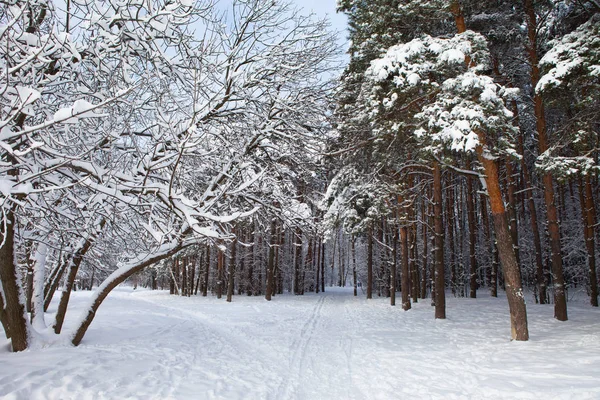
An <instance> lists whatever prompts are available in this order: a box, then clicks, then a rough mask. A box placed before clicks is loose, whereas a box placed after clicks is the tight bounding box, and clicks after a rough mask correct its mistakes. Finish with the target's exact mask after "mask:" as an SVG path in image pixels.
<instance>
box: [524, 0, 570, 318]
mask: <svg viewBox="0 0 600 400" xmlns="http://www.w3.org/2000/svg"><path fill="white" fill-rule="evenodd" d="M524 2H525V13H526V16H527V18H526V19H527V33H528V37H529V46H528V49H527V50H528V55H529V62H530V63H531V86H532V88H534V89H535V87H536V86H537V83H538V82H539V80H540V69H539V64H538V56H537V16H536V14H535V8H534V3H533V0H524ZM533 103H534V114H535V120H536V130H537V134H538V145H539V151H540V154H543V153H545V152H546V151H548V148H549V145H548V137H547V131H546V116H545V109H544V103H543V100H542V97H541V96H540V95H539V94H538V93H536V92H534V96H533ZM542 182H543V184H544V202H545V203H546V215H547V221H548V234H549V236H550V253H551V261H552V280H553V285H552V286H553V288H554V318H556V319H557V320H559V321H567V320H568V316H567V299H566V294H565V280H564V277H563V263H562V255H561V246H560V230H559V225H558V211H557V209H556V203H555V200H554V198H555V196H554V186H553V182H552V175H550V173H549V172H545V173H544V174H543V177H542Z"/></svg>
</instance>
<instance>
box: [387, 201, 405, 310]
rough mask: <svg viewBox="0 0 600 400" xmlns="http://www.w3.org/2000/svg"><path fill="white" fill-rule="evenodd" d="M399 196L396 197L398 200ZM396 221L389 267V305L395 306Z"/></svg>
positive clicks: (396, 264)
mask: <svg viewBox="0 0 600 400" xmlns="http://www.w3.org/2000/svg"><path fill="white" fill-rule="evenodd" d="M400 199H401V198H400V196H398V200H400ZM398 229H399V227H398V221H397V223H396V225H395V226H394V228H393V230H394V234H393V236H394V238H393V241H394V247H393V250H392V265H391V266H390V305H392V306H395V305H396V270H397V267H398V233H399V230H398ZM402 279H404V278H401V279H400V283H401V284H402V282H403V281H402ZM402 296H403V297H404V292H402Z"/></svg>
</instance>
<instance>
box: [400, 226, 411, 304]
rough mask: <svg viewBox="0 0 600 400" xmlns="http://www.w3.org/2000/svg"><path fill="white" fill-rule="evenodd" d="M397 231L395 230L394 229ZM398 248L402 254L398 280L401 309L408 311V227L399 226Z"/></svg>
mask: <svg viewBox="0 0 600 400" xmlns="http://www.w3.org/2000/svg"><path fill="white" fill-rule="evenodd" d="M396 230H397V229H396ZM400 246H401V249H400V250H401V252H402V271H401V273H402V278H401V280H400V284H401V290H402V309H403V310H404V311H408V310H410V308H411V305H410V295H409V294H410V274H409V272H408V227H407V226H406V225H402V226H400Z"/></svg>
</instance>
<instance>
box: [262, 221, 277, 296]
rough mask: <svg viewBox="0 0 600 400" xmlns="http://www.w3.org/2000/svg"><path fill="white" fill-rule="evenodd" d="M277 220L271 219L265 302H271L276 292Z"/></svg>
mask: <svg viewBox="0 0 600 400" xmlns="http://www.w3.org/2000/svg"><path fill="white" fill-rule="evenodd" d="M275 230H276V226H275V218H272V219H271V243H270V245H269V261H268V262H269V263H268V264H267V288H266V290H265V300H267V301H271V296H272V294H273V292H274V286H275V285H274V282H273V280H274V273H273V269H274V265H275V246H276V243H277V239H276V237H277V234H276V232H275Z"/></svg>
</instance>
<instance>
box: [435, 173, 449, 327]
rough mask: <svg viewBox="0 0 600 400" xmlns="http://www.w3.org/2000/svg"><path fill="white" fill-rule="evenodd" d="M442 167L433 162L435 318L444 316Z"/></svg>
mask: <svg viewBox="0 0 600 400" xmlns="http://www.w3.org/2000/svg"><path fill="white" fill-rule="evenodd" d="M442 208H443V206H442V169H441V166H440V163H439V162H438V161H434V162H433V214H434V231H435V249H434V252H435V257H434V260H435V277H434V279H435V318H436V319H445V318H446V292H445V286H446V285H445V279H444V278H445V277H444V221H443V219H442V212H443V210H442Z"/></svg>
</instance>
